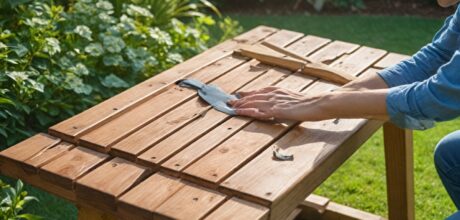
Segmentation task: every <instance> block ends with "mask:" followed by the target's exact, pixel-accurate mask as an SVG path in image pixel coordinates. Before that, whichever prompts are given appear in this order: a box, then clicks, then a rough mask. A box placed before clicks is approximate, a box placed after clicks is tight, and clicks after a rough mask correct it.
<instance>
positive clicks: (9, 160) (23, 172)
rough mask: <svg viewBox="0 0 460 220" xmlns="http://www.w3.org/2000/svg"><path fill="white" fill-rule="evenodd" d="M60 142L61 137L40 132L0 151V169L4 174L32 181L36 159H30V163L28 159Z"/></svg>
mask: <svg viewBox="0 0 460 220" xmlns="http://www.w3.org/2000/svg"><path fill="white" fill-rule="evenodd" d="M59 142H60V139H59V138H55V137H52V136H49V135H47V134H43V133H40V134H36V135H34V136H32V137H31V138H29V139H26V140H24V141H22V142H20V143H18V144H16V145H14V146H12V147H9V148H7V149H6V150H4V151H2V152H0V166H1V169H0V170H1V172H2V174H4V175H7V176H10V177H14V178H18V179H24V180H25V181H32V178H33V177H32V176H33V175H34V174H36V170H35V169H33V168H34V164H36V161H30V164H28V165H27V163H26V161H27V160H28V159H30V158H31V157H33V156H34V155H37V154H39V153H40V152H45V151H47V149H50V148H52V147H53V146H55V145H57V144H58V143H59ZM50 156H51V155H50ZM42 160H43V159H42ZM45 162H46V160H45Z"/></svg>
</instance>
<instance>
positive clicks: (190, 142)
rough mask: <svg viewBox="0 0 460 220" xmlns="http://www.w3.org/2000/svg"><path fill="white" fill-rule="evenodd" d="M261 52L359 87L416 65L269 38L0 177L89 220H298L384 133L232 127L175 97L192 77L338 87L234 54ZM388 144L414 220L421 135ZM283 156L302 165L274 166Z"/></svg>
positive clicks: (77, 122)
mask: <svg viewBox="0 0 460 220" xmlns="http://www.w3.org/2000/svg"><path fill="white" fill-rule="evenodd" d="M261 41H267V42H269V43H272V44H275V45H277V46H280V47H285V48H286V49H288V50H290V51H293V52H295V53H297V54H303V55H308V56H309V57H310V58H311V59H313V60H315V61H318V62H325V63H326V64H328V65H331V66H333V67H335V68H337V69H340V70H343V71H345V72H347V73H350V74H353V75H355V76H361V75H366V74H371V73H374V72H376V71H378V70H379V69H382V68H385V67H388V66H390V65H393V64H395V63H397V62H399V61H400V60H402V59H404V58H406V56H403V55H398V54H394V53H387V52H386V51H384V50H380V49H375V48H369V47H365V46H359V45H356V44H352V43H346V42H341V41H331V40H329V39H325V38H321V37H315V36H304V35H303V34H301V33H297V32H292V31H288V30H278V29H275V28H271V27H265V26H259V27H257V28H255V29H253V30H250V31H248V32H246V33H244V34H242V35H240V36H238V37H236V38H234V39H232V40H228V41H226V42H223V43H221V44H219V45H217V46H215V47H213V48H211V49H209V50H207V51H205V52H203V53H201V54H199V55H197V56H195V57H193V58H191V59H189V60H188V61H186V62H184V63H181V64H179V65H177V66H175V67H173V68H171V69H169V70H167V71H165V72H163V73H161V74H158V75H157V76H155V77H152V78H150V79H148V80H146V81H144V82H142V83H140V84H138V85H136V86H134V87H133V88H130V89H128V90H126V91H124V92H123V93H121V94H118V95H117V96H115V97H113V98H111V99H109V100H106V101H104V102H102V103H101V104H99V105H97V106H94V107H93V108H91V109H88V110H86V111H84V112H82V113H80V114H79V115H76V116H74V117H72V118H70V119H67V120H66V121H63V122H61V123H59V124H57V125H55V126H53V127H51V128H50V129H49V134H38V135H36V136H33V137H31V138H29V139H27V140H25V141H23V142H21V143H19V144H17V145H15V146H13V147H10V148H8V149H7V150H5V151H3V152H1V153H0V162H1V163H0V165H1V167H0V170H1V172H2V173H3V174H5V175H8V176H11V177H15V178H21V179H23V180H24V181H26V182H28V183H30V184H32V185H35V186H37V187H40V188H42V189H44V190H47V191H49V192H51V193H54V194H56V195H58V196H60V197H63V198H66V199H68V200H70V201H72V202H75V203H76V204H77V205H78V206H79V209H80V212H79V217H80V219H108V218H115V217H116V218H122V219H152V218H178V219H200V218H206V219H226V218H228V219H266V218H269V219H285V218H287V217H288V216H289V215H291V216H292V213H293V212H294V211H295V210H296V208H297V207H298V206H299V204H301V203H302V202H303V201H304V199H305V198H306V197H307V196H308V195H310V194H311V193H312V192H313V190H314V189H315V188H316V187H317V186H318V185H320V184H321V183H322V182H323V181H324V180H325V179H326V178H327V177H328V176H329V175H330V174H331V173H332V172H333V171H334V170H336V169H337V168H338V167H339V166H340V165H341V164H342V163H343V162H344V161H345V160H346V159H347V158H349V157H350V156H351V155H352V154H353V153H354V152H355V151H356V150H357V149H358V148H359V146H361V145H362V144H363V143H364V142H365V141H366V140H367V139H368V138H369V137H370V136H371V135H372V134H373V133H374V132H375V131H376V130H377V129H379V128H380V127H381V126H382V125H383V123H382V122H379V121H370V120H364V119H336V120H327V121H319V122H303V123H300V124H299V123H286V124H275V123H271V122H262V121H256V120H253V119H250V118H244V117H230V116H228V115H225V114H223V113H220V112H217V111H215V110H213V109H211V108H210V107H209V106H208V105H207V104H205V103H204V102H203V101H201V100H200V99H199V98H198V97H197V95H196V91H194V90H191V89H185V88H180V87H178V86H176V85H175V82H176V81H177V80H179V79H183V78H188V77H190V78H194V79H199V80H201V81H203V82H206V83H212V84H215V85H218V86H220V87H221V88H222V89H224V90H225V91H227V92H235V91H239V90H252V89H257V88H262V87H266V86H270V85H276V86H279V87H283V88H286V89H291V90H295V91H300V92H303V93H318V92H325V91H328V90H331V89H334V88H336V87H337V85H334V84H332V83H329V82H326V81H323V80H319V79H316V78H312V77H309V76H306V75H302V74H299V73H293V72H290V71H287V70H284V69H280V68H277V67H271V66H267V65H264V64H261V63H259V62H258V61H256V60H249V59H248V58H246V57H242V56H239V55H237V54H234V53H233V51H234V50H235V49H237V48H238V47H239V46H240V45H242V44H256V43H260V42H261ZM384 136H385V157H386V161H387V182H388V199H389V218H390V219H398V220H399V219H413V218H414V213H413V186H412V185H413V182H412V179H413V177H412V169H413V168H412V145H411V133H410V131H405V130H402V129H398V128H397V127H395V126H393V125H391V124H386V125H384ZM274 145H276V146H279V147H281V148H285V149H287V150H288V151H289V152H291V153H293V154H294V157H295V158H294V160H293V161H276V160H274V159H273V158H272V147H273V146H274ZM310 200H314V198H311V199H310ZM307 202H308V201H307ZM310 202H312V201H310ZM313 203H314V201H313ZM317 205H318V204H317ZM324 205H325V204H324ZM323 208H324V207H323ZM294 213H295V212H294ZM297 213H298V212H297ZM294 216H295V215H294Z"/></svg>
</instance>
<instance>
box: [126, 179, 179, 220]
mask: <svg viewBox="0 0 460 220" xmlns="http://www.w3.org/2000/svg"><path fill="white" fill-rule="evenodd" d="M184 186H185V184H184V183H183V182H181V181H180V180H178V179H175V178H172V177H169V176H166V175H164V174H161V173H158V174H154V175H152V176H150V177H149V178H147V179H146V180H144V181H142V182H141V183H140V184H138V185H137V186H135V187H134V188H133V189H131V190H130V191H128V192H127V193H126V194H124V195H123V196H122V197H120V199H119V200H118V205H117V211H118V213H120V214H121V215H122V217H123V218H125V219H136V218H145V219H153V217H154V216H155V215H154V212H155V210H156V208H157V207H158V206H160V205H161V204H162V203H163V202H165V201H166V200H168V199H169V198H170V197H171V196H172V195H174V194H175V193H176V192H177V191H178V190H179V189H181V188H182V187H184Z"/></svg>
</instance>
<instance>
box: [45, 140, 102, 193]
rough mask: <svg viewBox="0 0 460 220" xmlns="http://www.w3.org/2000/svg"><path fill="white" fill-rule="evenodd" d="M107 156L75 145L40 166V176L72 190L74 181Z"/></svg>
mask: <svg viewBox="0 0 460 220" xmlns="http://www.w3.org/2000/svg"><path fill="white" fill-rule="evenodd" d="M108 159H109V156H108V155H106V154H102V153H99V152H96V151H93V150H90V149H86V148H83V147H76V148H73V149H72V150H70V151H68V152H66V153H64V154H63V155H61V156H60V157H59V158H56V159H55V160H53V161H51V162H49V163H48V164H46V165H44V166H42V167H41V168H40V171H39V175H40V178H42V179H43V180H45V181H48V182H50V183H53V184H54V185H58V186H60V187H62V188H64V189H68V190H73V189H74V182H75V181H76V179H78V178H79V177H81V176H83V175H84V174H86V173H87V172H89V171H90V170H91V169H93V168H95V167H97V166H98V165H100V164H102V163H103V162H105V161H106V160H108Z"/></svg>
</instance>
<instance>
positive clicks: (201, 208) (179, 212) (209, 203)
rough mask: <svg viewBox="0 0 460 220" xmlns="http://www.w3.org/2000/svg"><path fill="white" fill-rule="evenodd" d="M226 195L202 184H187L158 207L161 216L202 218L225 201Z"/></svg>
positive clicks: (157, 211)
mask: <svg viewBox="0 0 460 220" xmlns="http://www.w3.org/2000/svg"><path fill="white" fill-rule="evenodd" d="M224 199H225V196H224V195H223V194H221V193H219V192H216V191H212V190H209V189H206V188H203V187H201V186H197V185H193V184H188V183H187V184H186V185H185V186H184V187H182V188H181V189H180V190H178V191H177V192H176V193H175V194H174V195H172V196H171V197H170V198H169V199H168V200H166V201H165V202H164V203H163V204H161V205H160V206H159V207H158V208H156V210H155V213H156V214H158V217H160V218H167V219H187V220H188V219H190V220H192V219H202V218H203V217H205V216H206V215H207V214H208V213H209V212H211V211H212V210H214V209H215V208H217V207H218V206H219V205H220V204H222V203H223V202H224Z"/></svg>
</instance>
